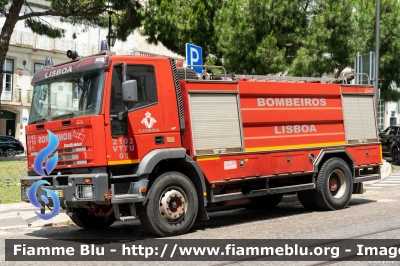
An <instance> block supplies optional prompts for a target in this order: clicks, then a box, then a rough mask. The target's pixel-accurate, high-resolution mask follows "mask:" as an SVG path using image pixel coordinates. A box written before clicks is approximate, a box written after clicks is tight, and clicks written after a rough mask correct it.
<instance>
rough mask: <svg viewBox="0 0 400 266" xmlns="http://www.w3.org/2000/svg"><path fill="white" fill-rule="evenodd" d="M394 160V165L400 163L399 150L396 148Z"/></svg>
mask: <svg viewBox="0 0 400 266" xmlns="http://www.w3.org/2000/svg"><path fill="white" fill-rule="evenodd" d="M392 162H393V164H394V165H399V164H400V161H399V150H398V149H397V148H396V149H394V150H393V156H392Z"/></svg>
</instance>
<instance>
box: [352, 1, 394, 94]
mask: <svg viewBox="0 0 400 266" xmlns="http://www.w3.org/2000/svg"><path fill="white" fill-rule="evenodd" d="M358 1H359V2H361V3H362V1H361V0H358ZM362 4H364V5H365V3H362ZM363 7H365V6H361V8H363ZM372 9H373V11H375V8H372ZM369 13H371V11H369ZM373 19H374V20H375V14H374V15H373ZM369 25H370V24H369ZM373 25H375V23H374V24H373ZM367 30H368V32H370V36H371V35H372V36H371V37H370V39H369V40H368V41H367V42H366V43H367V47H366V49H365V50H364V51H363V52H366V51H374V49H375V40H374V39H373V38H374V37H375V30H374V29H373V30H371V29H370V27H368V28H367ZM367 30H365V31H367ZM371 33H372V34H371ZM399 36H400V3H399V1H397V0H381V20H380V49H379V50H380V51H379V53H380V58H379V79H380V80H381V90H380V91H381V93H380V94H381V95H380V96H381V98H382V99H384V100H385V101H398V100H400V93H399V91H398V90H397V88H396V87H398V86H400V57H399V56H398V53H399V51H400V39H399ZM371 39H373V40H371ZM393 84H394V86H393Z"/></svg>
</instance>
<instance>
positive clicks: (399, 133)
mask: <svg viewBox="0 0 400 266" xmlns="http://www.w3.org/2000/svg"><path fill="white" fill-rule="evenodd" d="M379 137H380V141H381V143H382V155H383V156H384V157H385V156H386V157H392V163H393V164H395V165H399V164H400V157H399V156H400V150H399V148H400V125H396V126H389V127H388V128H386V129H385V130H383V131H381V132H380V133H379Z"/></svg>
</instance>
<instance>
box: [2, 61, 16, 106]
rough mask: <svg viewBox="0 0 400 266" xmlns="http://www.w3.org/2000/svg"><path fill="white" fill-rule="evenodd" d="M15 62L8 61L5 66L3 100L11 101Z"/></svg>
mask: <svg viewBox="0 0 400 266" xmlns="http://www.w3.org/2000/svg"><path fill="white" fill-rule="evenodd" d="M13 74H14V60H12V59H6V60H5V62H4V66H3V92H2V94H1V100H5V101H11V99H12V88H13Z"/></svg>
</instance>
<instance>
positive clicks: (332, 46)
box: [289, 0, 357, 78]
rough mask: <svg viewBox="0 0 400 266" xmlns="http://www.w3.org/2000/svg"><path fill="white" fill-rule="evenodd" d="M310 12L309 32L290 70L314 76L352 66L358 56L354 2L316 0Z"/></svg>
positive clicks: (293, 73) (337, 71)
mask: <svg viewBox="0 0 400 266" xmlns="http://www.w3.org/2000/svg"><path fill="white" fill-rule="evenodd" d="M314 3H315V6H314V7H313V8H311V10H310V12H309V13H308V18H309V20H310V24H309V27H308V28H307V29H306V32H307V34H305V35H304V38H303V39H302V41H301V48H300V49H299V51H298V53H297V55H296V58H295V59H294V60H293V63H292V65H291V66H290V71H289V73H290V74H292V75H296V76H299V75H300V76H301V75H306V76H314V75H317V74H323V73H335V77H336V78H337V77H339V76H340V74H341V72H342V71H343V69H345V68H346V67H348V66H351V65H352V64H353V61H354V56H355V55H356V51H357V48H356V43H355V40H354V36H352V35H353V34H354V33H355V30H354V23H353V2H352V1H349V0H316V1H314Z"/></svg>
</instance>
